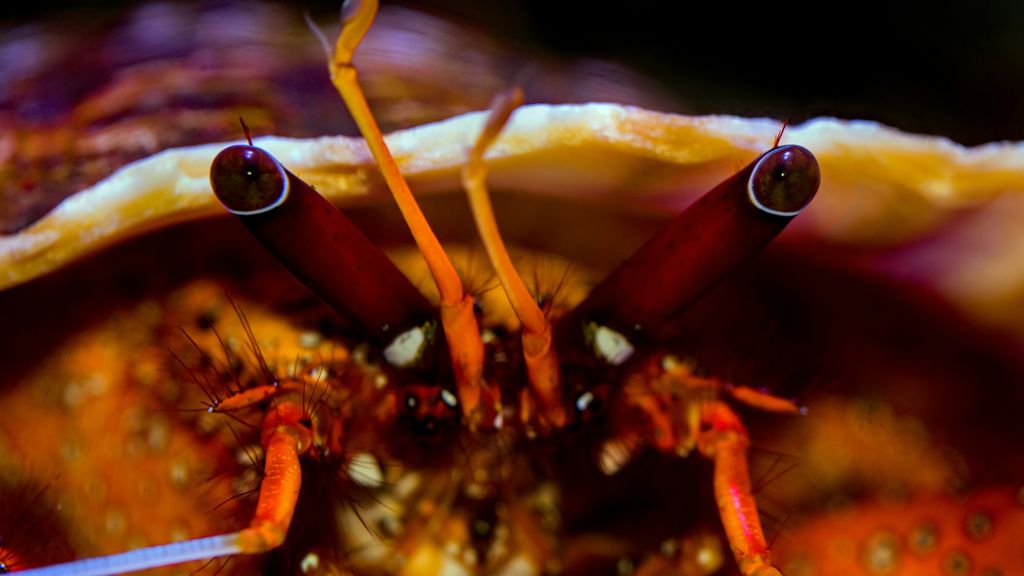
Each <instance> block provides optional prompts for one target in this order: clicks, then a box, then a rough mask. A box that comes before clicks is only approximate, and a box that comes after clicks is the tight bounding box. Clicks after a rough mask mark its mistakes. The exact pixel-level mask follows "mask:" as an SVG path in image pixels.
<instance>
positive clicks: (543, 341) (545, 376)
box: [462, 88, 566, 428]
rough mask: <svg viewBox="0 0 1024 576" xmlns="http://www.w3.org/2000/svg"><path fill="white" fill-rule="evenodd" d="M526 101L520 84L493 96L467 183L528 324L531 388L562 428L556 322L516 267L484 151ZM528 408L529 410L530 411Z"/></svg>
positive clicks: (483, 234) (499, 268)
mask: <svg viewBox="0 0 1024 576" xmlns="http://www.w3.org/2000/svg"><path fill="white" fill-rule="evenodd" d="M522 103H523V92H522V90H520V89H519V88H515V89H512V90H509V91H508V92H505V93H502V94H499V95H497V96H496V97H495V98H494V100H493V101H492V102H491V106H490V115H489V116H488V118H487V124H486V125H485V126H484V129H483V131H482V132H481V133H480V136H479V137H478V138H477V140H476V143H475V144H474V145H473V148H472V150H470V153H469V159H468V160H467V161H466V165H465V166H464V167H463V169H462V186H463V187H464V188H465V189H466V194H467V196H468V198H469V205H470V209H471V210H472V212H473V219H474V220H475V221H476V227H477V231H478V232H479V234H480V239H481V240H482V241H483V243H484V247H485V248H486V249H487V256H488V257H489V258H490V260H491V263H492V264H493V266H494V271H495V272H496V273H497V274H498V278H499V279H500V280H501V285H502V287H504V289H505V293H506V294H507V295H508V299H509V302H510V303H511V304H512V309H513V310H514V311H515V314H516V316H517V317H518V318H519V321H520V322H521V323H522V326H523V334H522V341H523V358H524V360H525V361H526V371H527V375H528V377H529V382H530V389H531V391H532V392H533V394H534V396H535V397H536V399H537V401H538V402H539V404H540V408H541V417H542V418H543V419H544V420H546V421H547V423H548V424H550V425H552V426H554V427H557V428H561V427H562V426H564V425H565V418H566V416H565V408H564V407H563V406H562V389H561V383H560V375H559V371H558V356H557V355H556V353H555V348H554V346H552V343H551V323H550V322H548V319H547V318H546V317H545V316H544V312H543V311H542V310H541V309H540V307H539V306H537V302H536V301H535V300H534V298H533V296H532V295H531V294H530V292H529V290H527V289H526V284H524V283H523V279H522V278H521V277H520V276H519V274H518V273H517V272H516V269H515V266H514V265H513V264H512V258H511V257H510V256H509V254H508V250H507V249H506V248H505V243H504V241H503V240H502V239H501V232H499V231H498V223H497V221H496V220H495V218H494V209H493V207H492V206H491V200H490V196H489V195H488V192H487V164H486V163H485V162H484V153H485V152H486V151H487V148H488V147H489V146H490V145H491V143H492V142H494V139H495V138H497V136H498V134H499V133H500V132H501V130H502V129H503V128H504V127H505V124H506V123H507V122H508V119H509V117H510V116H511V115H512V112H513V111H515V109H516V108H518V107H519V106H521V105H522ZM524 398H525V397H524ZM526 412H528V411H525V412H524V414H525V413H526Z"/></svg>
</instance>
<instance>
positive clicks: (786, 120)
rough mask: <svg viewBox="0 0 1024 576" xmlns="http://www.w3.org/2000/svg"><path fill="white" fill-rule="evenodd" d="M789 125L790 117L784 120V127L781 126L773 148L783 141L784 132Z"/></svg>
mask: <svg viewBox="0 0 1024 576" xmlns="http://www.w3.org/2000/svg"><path fill="white" fill-rule="evenodd" d="M787 126H789V118H786V119H785V120H783V121H782V128H779V133H778V134H776V135H775V141H774V142H772V148H778V147H779V142H782V133H783V132H785V131H786V127H787Z"/></svg>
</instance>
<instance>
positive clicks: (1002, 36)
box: [0, 0, 1024, 144]
mask: <svg viewBox="0 0 1024 576" xmlns="http://www.w3.org/2000/svg"><path fill="white" fill-rule="evenodd" d="M218 4H219V5H230V4H231V3H226V2H206V3H203V4H202V5H203V6H204V8H203V9H204V10H206V11H210V10H212V9H213V8H211V7H215V6H217V5H218ZM139 5H140V3H138V2H128V1H125V0H107V1H102V2H90V3H78V2H72V1H70V0H65V1H60V2H45V1H44V2H32V3H18V5H17V6H16V7H10V6H8V7H5V8H4V9H3V10H4V12H3V13H2V15H0V28H2V29H6V30H8V31H9V30H10V29H12V28H15V27H17V26H18V25H19V24H20V23H23V22H26V21H31V20H38V19H39V18H44V17H47V18H48V17H52V16H53V15H54V14H55V13H57V14H59V13H68V12H71V13H77V14H79V15H80V16H81V15H85V16H87V17H86V18H84V19H83V18H81V17H80V16H79V17H76V18H75V19H74V22H75V25H76V26H77V27H79V28H85V27H87V26H93V25H95V24H96V23H99V22H102V21H104V20H109V19H112V18H114V16H113V15H114V14H123V13H124V11H125V10H126V9H129V8H131V7H133V6H139ZM148 5H149V6H151V7H152V6H160V5H161V4H158V3H150V4H148ZM166 5H177V6H182V5H184V6H188V5H189V4H187V3H185V4H182V3H168V4H166ZM195 5H198V4H193V6H195ZM337 5H338V3H337V2H327V1H323V0H315V1H309V2H305V3H302V4H299V3H296V5H294V8H292V7H289V8H287V9H286V10H287V11H291V12H292V13H297V12H300V11H301V9H302V6H306V7H307V8H308V10H309V11H310V12H311V13H312V14H313V15H314V16H315V17H316V19H317V20H318V21H321V22H329V21H333V20H334V19H336V17H335V16H334V15H335V14H337ZM384 5H385V6H402V7H406V8H416V9H418V10H422V11H425V12H426V13H428V14H433V15H438V16H444V17H445V19H447V20H449V21H451V22H453V23H454V24H456V25H465V26H468V27H470V28H477V29H480V30H485V31H486V32H487V35H488V36H490V37H492V38H494V39H495V40H497V41H498V42H500V43H502V44H503V45H504V46H505V47H507V48H508V49H509V50H510V51H511V52H512V53H514V54H518V55H521V56H531V55H533V56H536V55H538V54H542V53H543V54H545V55H546V57H547V58H555V59H564V60H573V59H579V58H588V59H592V58H599V59H603V60H607V61H609V62H613V63H618V64H622V65H625V66H626V67H628V68H629V69H631V70H634V71H636V72H638V73H641V74H644V75H646V76H648V77H650V78H651V79H653V80H654V81H655V82H656V84H657V85H659V86H660V87H662V88H663V89H664V94H663V95H664V96H665V98H664V99H662V100H657V101H656V102H646V103H648V104H652V103H657V104H658V105H659V107H660V108H663V109H666V110H671V111H685V112H691V113H696V114H708V113H728V114H738V115H744V116H773V117H780V118H781V117H787V118H789V119H790V120H791V121H793V122H799V121H801V120H803V119H806V118H809V117H813V116H819V115H830V116H839V117H844V118H866V119H872V120H877V121H880V122H883V123H886V124H890V125H893V126H896V127H899V128H901V129H903V130H907V131H912V132H922V133H932V134H942V135H946V136H949V137H951V138H953V139H954V140H956V141H958V142H961V143H964V144H978V143H982V142H987V141H991V140H1004V139H1011V140H1019V139H1024V107H1022V106H1020V105H1019V102H1020V100H1021V97H1022V96H1024V34H1021V33H1020V31H1021V30H1024V4H1022V3H1020V2H1016V1H1014V0H992V1H988V2H977V3H970V4H964V3H962V2H952V1H940V2H931V3H928V4H927V7H922V6H912V5H907V4H902V5H893V4H892V3H885V2H879V1H869V2H859V3H851V4H843V5H839V6H838V7H831V9H830V10H829V11H828V13H826V11H825V10H824V5H823V4H821V3H810V2H785V3H778V2H762V3H758V4H756V5H754V6H753V7H748V6H743V7H740V6H739V5H737V4H735V3H731V2H703V3H695V2H678V3H663V2H639V3H631V4H629V5H628V7H627V5H625V4H623V5H622V6H621V7H620V8H618V9H614V8H609V6H608V5H606V4H603V3H593V2H584V1H578V0H572V1H566V2H548V1H544V0H517V1H514V2H504V1H499V0H488V1H481V2H464V1H459V0H424V1H421V2H397V3H394V2H384ZM253 11H254V12H255V11H258V10H256V9H254V10H253ZM513 59H514V58H513ZM0 66H3V63H0ZM5 72H7V71H6V70H3V69H2V68H0V77H4V78H7V77H9V74H7V73H5ZM504 72H505V74H506V75H507V76H508V77H507V78H505V80H506V81H516V80H519V79H520V78H517V75H518V74H519V73H520V72H521V70H520V71H518V72H517V70H516V66H515V65H514V64H513V63H510V65H509V67H508V68H506V69H505V70H504ZM538 96H539V95H535V96H534V98H535V99H538ZM652 100H654V99H653V98H652ZM2 104H3V103H2V101H0V105H2Z"/></svg>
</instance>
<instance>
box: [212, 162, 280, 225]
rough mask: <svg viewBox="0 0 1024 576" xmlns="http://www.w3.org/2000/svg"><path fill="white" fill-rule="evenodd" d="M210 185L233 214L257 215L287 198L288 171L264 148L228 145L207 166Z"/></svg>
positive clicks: (278, 204)
mask: <svg viewBox="0 0 1024 576" xmlns="http://www.w3.org/2000/svg"><path fill="white" fill-rule="evenodd" d="M210 184H211V185H212V186H213V192H214V194H216V195H217V198H218V199H219V200H220V201H221V204H224V207H225V208H227V209H228V210H229V211H230V212H231V213H232V214H237V215H239V216H248V215H252V214H260V213H262V212H266V211H268V210H271V209H273V208H276V207H278V206H280V205H281V203H282V202H284V201H285V199H286V198H288V174H287V173H286V172H285V170H284V167H282V166H281V164H280V163H279V162H278V161H277V160H275V159H274V157H273V156H271V155H270V154H268V153H267V152H266V151H265V150H261V149H260V148H256V147H255V146H229V147H228V148H225V149H224V150H222V151H221V153H220V154H217V157H216V158H214V159H213V165H211V166H210Z"/></svg>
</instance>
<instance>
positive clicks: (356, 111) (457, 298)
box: [328, 0, 484, 413]
mask: <svg viewBox="0 0 1024 576" xmlns="http://www.w3.org/2000/svg"><path fill="white" fill-rule="evenodd" d="M376 14H377V0H348V1H347V2H345V5H344V6H343V8H342V29H341V35H340V36H339V37H338V43H337V46H336V48H335V52H334V59H333V60H332V61H330V62H329V63H328V69H329V71H330V74H331V82H333V83H334V86H335V88H337V90H338V93H339V94H340V95H341V97H342V99H343V100H344V101H345V105H346V106H348V109H349V112H350V113H351V114H352V118H353V119H354V120H355V122H356V125H358V126H359V131H360V132H361V133H362V135H363V138H364V139H365V140H366V144H367V146H368V147H369V148H370V152H371V153H372V154H373V157H374V159H375V160H376V162H377V166H378V167H379V168H380V171H381V174H382V175H383V177H384V181H385V182H386V183H387V186H388V189H389V190H391V194H392V196H393V197H394V199H395V203H396V204H398V208H399V210H400V211H401V212H402V218H403V219H404V220H405V222H406V225H408V226H409V230H410V232H412V235H413V238H414V239H415V240H416V245H417V246H418V247H419V249H420V252H421V253H422V254H423V258H424V259H425V260H426V262H427V267H428V268H429V269H430V274H431V276H433V278H434V282H435V283H436V284H437V289H438V292H439V293H440V294H441V323H442V325H443V327H444V331H445V336H446V337H447V339H448V346H449V350H450V353H451V357H452V363H453V368H454V369H455V378H456V383H457V385H458V390H459V396H460V401H461V403H462V407H463V410H464V411H465V412H467V413H468V412H471V411H473V410H474V409H475V408H476V406H477V404H478V403H479V399H480V381H481V378H482V375H483V356H484V347H483V341H482V340H481V339H480V328H479V326H478V324H477V320H476V316H475V314H474V312H473V298H472V297H471V296H469V295H467V294H466V293H465V290H464V289H463V286H462V280H460V279H459V275H458V273H457V272H456V271H455V267H454V266H453V265H452V263H451V260H449V259H448V256H447V255H446V254H445V252H444V249H443V248H441V243H440V242H439V241H438V240H437V236H435V235H434V231H433V230H432V229H431V228H430V224H428V223H427V219H426V217H425V216H424V215H423V211H422V210H420V207H419V205H418V204H417V203H416V199H415V198H413V195H412V191H410V190H409V184H408V183H407V182H406V181H405V178H403V177H402V174H401V172H400V171H399V169H398V164H397V163H396V162H395V159H394V158H393V157H392V156H391V152H390V151H389V150H388V147H387V144H385V143H384V136H383V135H382V134H381V131H380V128H379V127H378V126H377V121H376V120H375V119H374V117H373V113H372V112H371V111H370V107H369V104H367V102H366V97H365V96H364V95H363V91H362V89H361V88H360V87H359V81H358V77H357V74H356V69H355V67H354V66H353V65H352V55H353V53H354V52H355V49H356V47H357V46H359V43H360V41H362V39H363V36H364V35H365V34H366V31H367V29H369V27H370V24H371V23H372V22H373V19H374V17H375V16H376Z"/></svg>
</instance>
